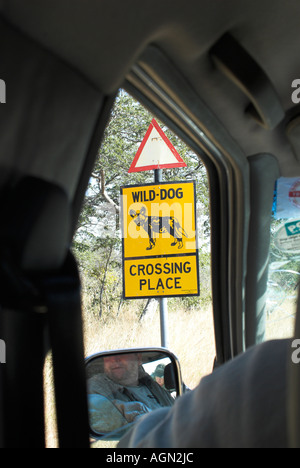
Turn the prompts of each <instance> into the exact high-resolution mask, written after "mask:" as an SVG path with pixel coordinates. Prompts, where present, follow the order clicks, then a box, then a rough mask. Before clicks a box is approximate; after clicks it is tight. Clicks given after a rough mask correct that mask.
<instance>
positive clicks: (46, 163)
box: [0, 0, 300, 448]
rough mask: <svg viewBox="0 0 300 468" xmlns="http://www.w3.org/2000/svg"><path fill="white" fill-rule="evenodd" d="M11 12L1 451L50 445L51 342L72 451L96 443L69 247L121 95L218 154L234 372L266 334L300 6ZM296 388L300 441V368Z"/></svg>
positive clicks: (214, 227) (219, 263)
mask: <svg viewBox="0 0 300 468" xmlns="http://www.w3.org/2000/svg"><path fill="white" fill-rule="evenodd" d="M0 15H1V17H0V57H1V60H0V80H1V81H0V85H1V86H0V87H1V89H0V145H1V153H0V166H1V171H0V204H1V207H2V208H1V213H2V216H1V228H0V237H1V244H0V278H1V294H0V304H1V307H0V339H1V343H5V345H6V346H5V355H6V356H5V362H2V363H1V364H0V415H1V416H0V446H1V447H3V448H12V447H17V448H21V447H26V448H31V447H32V448H33V447H37V448H44V447H45V418H46V417H47V415H45V413H44V393H43V368H44V362H45V356H46V354H47V353H48V351H49V350H52V354H53V372H54V378H55V399H56V415H57V430H58V437H59V447H60V448H90V445H91V444H90V428H89V420H88V405H87V397H86V369H85V356H84V346H83V330H82V319H81V284H80V277H79V274H78V268H77V264H76V260H75V258H74V256H73V255H72V253H71V245H72V239H73V236H74V233H75V230H76V226H77V222H78V218H79V215H80V211H81V207H82V204H83V200H84V196H85V193H86V190H87V186H88V181H89V178H90V175H91V172H92V170H93V166H94V163H95V159H96V156H97V151H98V148H99V145H100V144H101V140H102V138H103V134H104V131H105V128H106V126H107V124H108V122H109V118H110V112H111V109H112V106H113V104H114V101H115V98H116V96H117V94H118V91H119V89H120V88H123V89H125V90H126V92H128V93H129V94H130V95H132V96H133V97H134V98H135V99H136V100H137V101H138V102H140V103H141V104H142V105H143V106H145V107H146V108H147V109H148V110H149V111H150V112H151V113H152V115H153V116H154V117H155V118H157V119H159V120H160V121H162V122H164V123H165V125H167V126H168V128H170V129H171V130H172V131H173V132H174V133H175V134H176V135H177V136H178V137H179V138H181V140H182V141H184V142H185V143H186V144H187V145H188V146H189V147H190V148H191V149H192V150H193V151H194V152H195V154H197V155H198V157H199V159H201V161H203V163H204V164H205V167H206V170H207V174H208V179H209V189H210V194H209V196H210V217H211V219H210V223H211V277H212V301H213V319H214V332H215V344H216V359H215V366H216V367H218V366H222V365H223V364H225V363H226V362H228V361H230V360H231V359H233V358H235V357H236V356H238V355H240V354H241V353H244V352H245V351H246V350H247V349H248V348H249V347H251V346H255V345H257V344H259V343H260V342H262V341H263V340H264V339H265V338H264V337H265V316H264V311H265V300H266V291H267V287H268V266H269V252H270V243H271V236H270V225H271V212H272V207H273V203H274V187H275V186H276V182H277V181H278V180H279V179H280V178H287V179H289V178H291V179H292V178H297V177H299V179H300V119H299V116H300V107H299V104H300V98H298V94H299V96H300V92H299V93H298V92H297V91H298V88H300V59H299V43H300V30H299V16H300V4H299V1H297V0H289V1H288V2H283V1H282V0H272V1H271V0H259V1H258V0H243V1H241V0H226V1H218V0H189V1H188V2H185V3H183V2H181V1H180V0H172V1H170V0H164V1H163V2H161V1H157V0H153V1H152V2H148V3H142V2H138V1H137V0H128V1H126V2H125V1H123V2H121V1H116V0H110V1H106V0H89V1H88V2H87V1H84V0H59V1H58V0H26V2H25V1H24V0H0ZM299 196H300V195H299V193H297V189H295V192H294V198H295V199H296V201H297V197H299ZM299 219H300V218H299ZM299 250H300V249H299ZM299 326H300V325H299V323H297V322H296V326H295V336H296V337H297V327H298V328H299ZM195 333H197V330H195ZM0 361H1V360H0ZM288 384H289V392H290V393H289V395H290V399H289V407H290V440H291V446H300V427H299V421H300V406H299V387H300V370H299V368H298V367H297V366H291V376H290V380H289V382H288ZM75 408H76V417H74V409H75ZM70 421H71V424H70Z"/></svg>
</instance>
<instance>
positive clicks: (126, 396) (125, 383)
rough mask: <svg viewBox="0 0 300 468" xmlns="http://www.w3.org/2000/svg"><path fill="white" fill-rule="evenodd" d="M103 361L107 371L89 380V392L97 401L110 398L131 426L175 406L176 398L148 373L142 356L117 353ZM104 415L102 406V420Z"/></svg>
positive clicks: (100, 415) (100, 414)
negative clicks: (145, 416)
mask: <svg viewBox="0 0 300 468" xmlns="http://www.w3.org/2000/svg"><path fill="white" fill-rule="evenodd" d="M103 361H104V372H103V373H100V374H97V375H94V376H93V377H91V378H90V379H89V381H88V393H89V394H93V396H94V398H95V396H96V395H101V396H102V397H106V398H107V399H109V400H110V401H111V402H112V403H113V405H114V406H115V407H116V408H117V409H118V410H119V412H120V413H121V415H122V416H123V418H125V420H126V422H127V423H131V422H134V421H135V420H136V419H137V418H138V417H140V416H142V415H143V414H146V413H149V412H150V411H153V410H155V409H158V408H161V407H162V406H172V405H173V404H174V399H173V397H172V396H171V395H170V394H169V393H168V392H167V391H166V390H165V389H164V388H163V387H161V386H160V385H159V383H157V382H156V381H155V380H154V379H153V378H152V377H151V376H150V375H149V374H148V373H147V372H145V370H144V368H143V367H142V356H141V354H136V353H132V354H123V355H118V354H116V355H111V356H107V357H104V358H103ZM102 416H103V414H102V410H101V405H99V418H100V419H101V418H102ZM93 419H95V416H94V417H93ZM126 422H125V424H126Z"/></svg>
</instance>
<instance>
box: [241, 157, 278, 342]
mask: <svg viewBox="0 0 300 468" xmlns="http://www.w3.org/2000/svg"><path fill="white" fill-rule="evenodd" d="M248 160H249V166H250V187H251V216H250V226H249V245H248V260H247V281H246V347H247V348H248V347H250V346H252V345H255V344H257V343H261V342H263V341H264V338H265V318H266V317H265V305H266V291H267V283H268V271H269V268H268V267H269V251H270V225H271V213H272V205H273V197H274V187H275V182H276V180H277V179H278V178H279V177H280V170H279V165H278V162H277V159H276V158H275V157H274V156H272V155H270V154H258V155H255V156H251V157H249V158H248Z"/></svg>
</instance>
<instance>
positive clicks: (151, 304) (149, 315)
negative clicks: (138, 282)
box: [140, 299, 158, 322]
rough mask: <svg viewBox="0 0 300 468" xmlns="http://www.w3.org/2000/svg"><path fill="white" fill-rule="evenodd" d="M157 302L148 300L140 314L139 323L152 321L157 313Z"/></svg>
mask: <svg viewBox="0 0 300 468" xmlns="http://www.w3.org/2000/svg"><path fill="white" fill-rule="evenodd" d="M157 307H158V300H157V299H148V301H147V304H146V306H145V308H144V310H143V312H142V313H141V316H140V322H143V321H144V320H152V319H153V317H154V314H155V312H156V311H157Z"/></svg>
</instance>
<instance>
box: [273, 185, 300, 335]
mask: <svg viewBox="0 0 300 468" xmlns="http://www.w3.org/2000/svg"><path fill="white" fill-rule="evenodd" d="M299 260H300V178H280V179H279V180H278V181H277V184H276V188H275V197H274V206H273V214H272V223H271V245H270V264H269V277H268V289H267V310H266V315H267V320H266V339H274V338H289V337H292V336H293V333H294V325H295V318H296V307H297V298H298V290H299V283H300V267H299Z"/></svg>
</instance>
